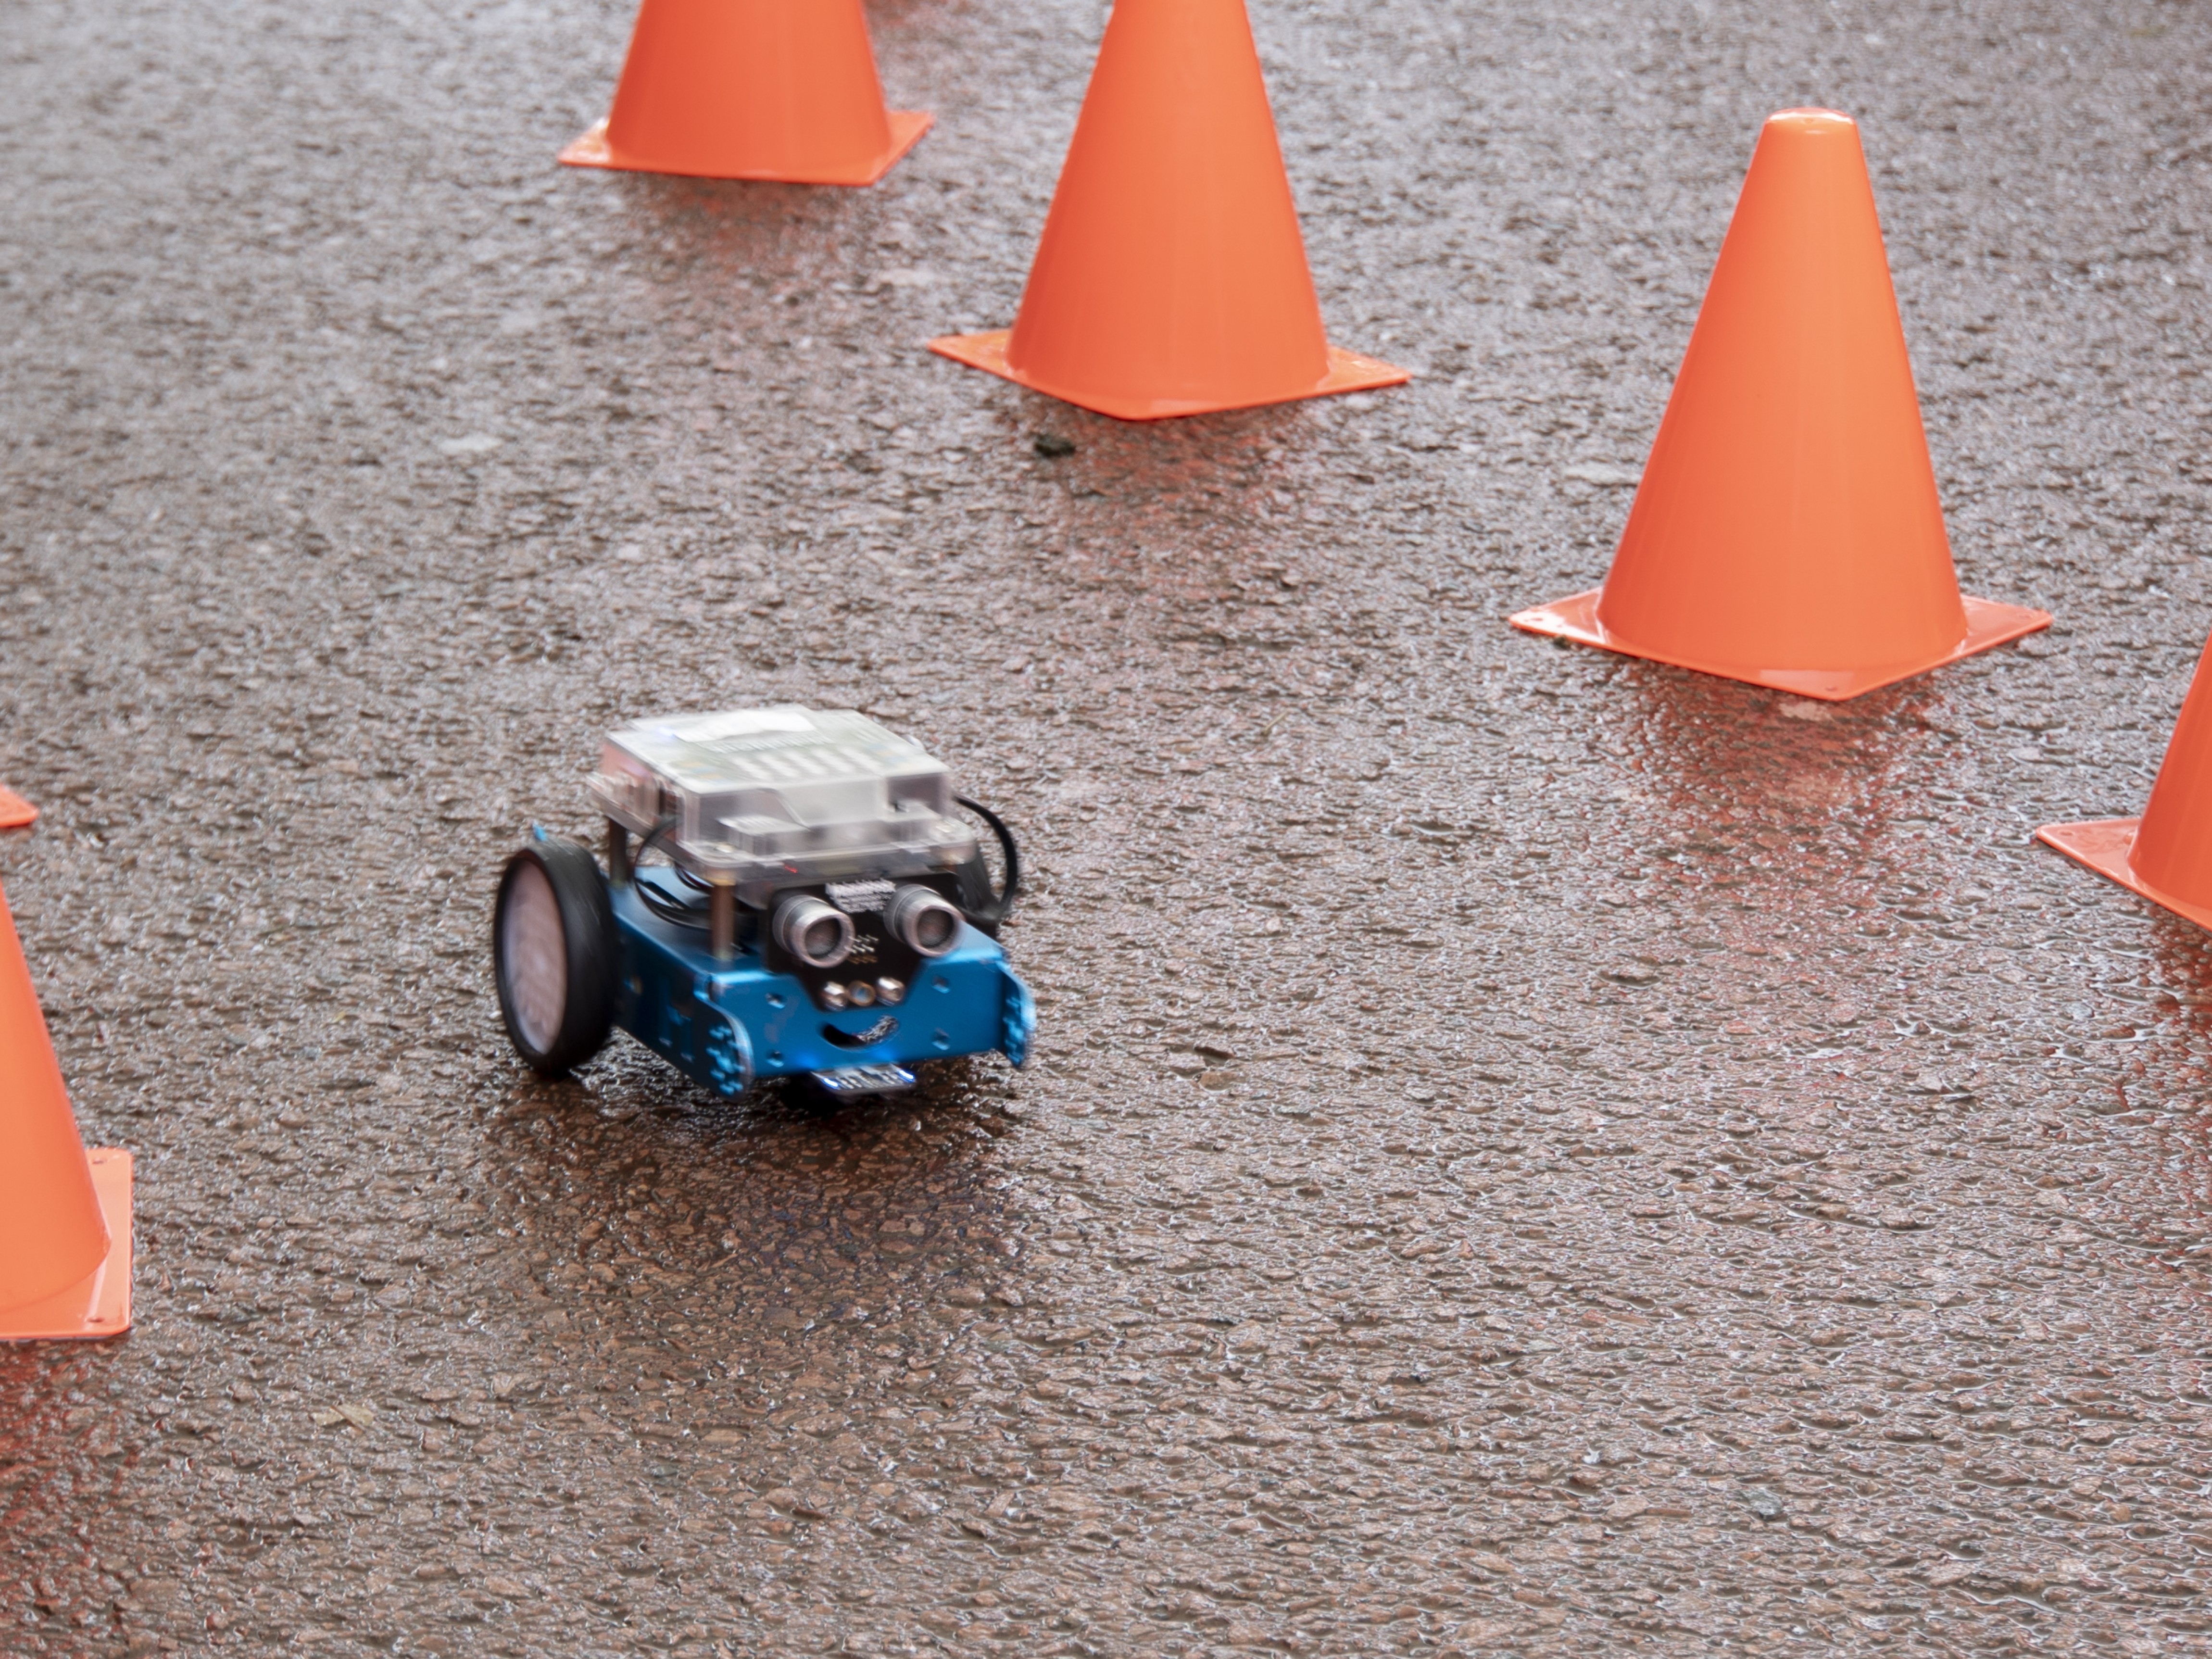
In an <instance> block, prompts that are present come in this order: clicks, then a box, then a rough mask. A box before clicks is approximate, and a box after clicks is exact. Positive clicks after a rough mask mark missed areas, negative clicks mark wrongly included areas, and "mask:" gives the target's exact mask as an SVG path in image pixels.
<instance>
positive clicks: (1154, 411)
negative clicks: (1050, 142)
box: [929, 328, 1413, 421]
mask: <svg viewBox="0 0 2212 1659" xmlns="http://www.w3.org/2000/svg"><path fill="white" fill-rule="evenodd" d="M1012 337H1013V331H1012V329H1010V328H1001V329H995V330H994V331H992V332H990V333H988V334H948V335H945V336H944V337H942V338H940V339H935V340H932V341H931V342H930V343H929V349H931V350H932V351H933V352H935V353H936V354H937V355H938V356H940V357H950V358H951V360H952V361H953V362H956V363H965V364H967V365H968V367H969V368H980V369H981V370H982V371H983V372H984V373H985V374H996V375H997V376H999V377H1000V379H1001V380H1012V382H1013V383H1014V384H1015V385H1016V386H1027V387H1028V388H1029V389H1030V391H1031V392H1042V393H1044V395H1045V396H1046V397H1048V398H1059V399H1060V402H1062V403H1064V404H1074V405H1075V406H1076V407H1077V408H1078V409H1088V410H1096V411H1097V413H1099V414H1101V415H1111V416H1113V417H1114V418H1115V420H1117V421H1165V420H1172V419H1173V418H1175V417H1176V416H1179V415H1212V414H1217V413H1218V412H1219V411H1221V410H1225V409H1259V408H1262V407H1264V406H1265V405H1267V404H1285V403H1297V402H1300V401H1303V400H1304V399H1305V398H1328V397H1334V395H1335V394H1337V393H1338V392H1372V391H1374V390H1376V388H1377V387H1379V386H1403V385H1405V384H1406V382H1407V381H1408V380H1412V379H1413V375H1412V374H1411V373H1410V372H1408V371H1407V370H1406V369H1402V368H1393V367H1392V366H1391V365H1390V364H1389V363H1386V362H1383V361H1381V360H1380V359H1379V358H1375V357H1367V356H1361V355H1360V354H1359V353H1358V352H1357V351H1346V350H1345V349H1343V348H1342V347H1341V346H1331V347H1329V348H1328V374H1324V375H1322V377H1321V379H1320V380H1317V381H1316V382H1315V384H1314V385H1313V386H1310V387H1308V388H1306V389H1304V390H1302V391H1297V392H1285V393H1280V394H1277V393H1273V392H1271V393H1269V394H1268V395H1267V396H1265V397H1260V398H1243V399H1228V400H1224V401H1221V402H1208V401H1206V400H1204V399H1201V398H1116V397H1112V396H1104V397H1102V396H1099V395H1097V393H1094V392H1083V391H1079V390H1077V389H1076V388H1074V387H1072V386H1050V385H1048V384H1046V383H1044V382H1043V381H1042V380H1038V379H1036V377H1035V376H1034V375H1030V374H1024V373H1022V372H1021V371H1020V370H1018V369H1016V368H1012V367H1010V366H1009V365H1008V364H1007V362H1006V343H1007V341H1009V340H1010V339H1012Z"/></svg>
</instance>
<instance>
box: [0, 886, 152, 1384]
mask: <svg viewBox="0 0 2212 1659" xmlns="http://www.w3.org/2000/svg"><path fill="white" fill-rule="evenodd" d="M130 1328H131V1154H130V1153H128V1152H118V1151H116V1150H114V1149H113V1148H111V1147H104V1146H103V1147H98V1148H95V1149H94V1151H93V1152H91V1153H90V1154H89V1156H88V1155H87V1153H86V1152H85V1148H84V1145H83V1143H82V1142H81V1141H80V1140H78V1139H77V1136H76V1122H75V1121H73V1120H72V1119H71V1117H70V1103H69V1094H68V1092H67V1091H65V1090H64V1088H63V1086H62V1073H61V1067H60V1066H58V1065H56V1064H55V1063H54V1050H53V1045H52V1042H49V1041H48V1040H47V1036H46V1017H45V1015H43V1014H41V1013H40V1012H39V999H38V996H37V994H36V993H35V992H33V990H32V988H31V970H30V969H29V967H28V966H27V964H26V963H24V961H23V946H22V942H21V940H19V939H17V938H16V937H15V919H14V918H13V917H12V916H10V915H9V914H8V900H7V895H5V894H4V893H0V1341H7V1342H27V1341H33V1340H52V1339H57V1338H65V1337H103V1336H119V1335H121V1334H123V1333H124V1332H125V1331H127V1330H129V1329H130Z"/></svg>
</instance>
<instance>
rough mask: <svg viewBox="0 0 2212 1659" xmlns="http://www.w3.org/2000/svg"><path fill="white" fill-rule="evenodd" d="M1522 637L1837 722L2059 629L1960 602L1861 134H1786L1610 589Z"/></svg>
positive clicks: (1689, 365)
mask: <svg viewBox="0 0 2212 1659" xmlns="http://www.w3.org/2000/svg"><path fill="white" fill-rule="evenodd" d="M1512 621H1513V625H1514V626H1515V627H1516V628H1523V629H1528V631H1529V632H1531V633H1535V634H1548V635H1554V636H1557V637H1559V638H1564V639H1570V640H1574V641H1578V642H1580V643H1582V644H1583V645H1595V646H1599V647H1603V648H1604V649H1606V650H1608V651H1620V652H1623V653H1626V654H1628V655H1630V656H1634V657H1647V658H1650V659H1652V660H1654V661H1656V662H1665V663H1673V664H1674V665H1676V666H1678V667H1681V668H1694V669H1697V670H1699V671H1701V672H1704V673H1707V674H1721V675H1725V676H1727V677H1728V678H1731V679H1739V680H1749V681H1751V682H1752V683H1753V684H1758V685H1771V686H1773V687H1775V688H1776V689H1777V690H1783V691H1791V692H1795V693H1796V694H1797V695H1798V696H1805V697H1822V698H1826V699H1827V700H1829V701H1831V702H1838V701H1841V700H1842V699H1844V698H1845V697H1855V696H1858V695H1859V694H1860V693H1861V692H1863V691H1870V690H1874V688H1875V687H1876V686H1878V685H1887V684H1890V683H1891V682H1892V681H1893V680H1901V679H1906V678H1911V676H1912V675H1915V674H1919V673H1923V672H1925V671H1927V670H1929V669H1931V668H1936V667H1938V666H1940V665H1942V664H1944V663H1948V662H1955V661H1957V660H1958V659H1960V658H1961V657H1966V656H1971V655H1972V654H1973V653H1975V652H1977V651H1986V650H1988V649H1989V648H1990V647H1991V646H1994V645H2002V644H2003V643H2004V642H2005V641H2008V640H2015V639H2018V638H2019V637H2020V636H2021V635H2023V634H2032V633H2033V632H2034V631H2035V630H2036V629H2039V628H2047V627H2049V626H2050V624H2051V617H2050V616H2049V615H2048V614H2047V613H2046V612H2044V611H2030V610H2027V609H2024V608H2023V607H2021V606H2019V605H1997V604H1994V603H1992V602H1991V601H1990V600H1987V599H1961V598H1960V593H1959V579H1958V576H1957V574H1955V573H1954V571H1953V569H1952V568H1951V544H1950V541H1949V539H1948V537H1947V536H1946V535H1945V534H1944V530H1943V508H1942V503H1941V502H1940V501H1938V500H1937V499H1936V473H1935V469H1934V468H1933V467H1932V466H1931V465H1929V459H1928V440H1927V436H1926V434H1925V433H1924V432H1923V430H1922V428H1921V424H1920V404H1919V399H1918V397H1917V394H1916V393H1915V392H1914V390H1913V385H1912V364H1911V360H1910V359H1909V357H1908V356H1906V352H1905V329H1904V325H1903V323H1902V321H1901V320H1900V319H1899V316H1898V312H1897V295H1896V293H1895V291H1894V290H1893V289H1892V288H1891V286H1890V280H1889V261H1888V258H1887V255H1886V254H1885V253H1884V252H1883V249H1882V240H1881V222H1880V220H1879V219H1878V218H1877V217H1876V216H1875V204H1874V188H1873V185H1872V183H1871V181H1870V180H1869V179H1868V177H1867V168H1866V157H1865V155H1864V154H1863V152H1862V151H1861V150H1860V148H1859V132H1858V126H1857V123H1856V122H1854V121H1853V120H1852V119H1851V118H1850V117H1849V116H1847V115H1838V113H1836V112H1834V111H1833V110H1821V109H1793V110H1784V111H1783V112H1781V113H1780V114H1778V115H1775V116H1771V117H1770V118H1768V120H1767V122H1766V125H1765V130H1764V131H1762V132H1761V133H1760V134H1759V147H1758V149H1757V150H1756V152H1755V153H1754V154H1753V156H1752V158H1751V171H1750V173H1749V174H1748V175H1747V177H1746V178H1745V179H1744V183H1743V194H1742V196H1741V197H1740V198H1739V199H1738V201H1737V203H1736V209H1735V220H1734V221H1733V222H1731V223H1730V225H1729V234H1728V240H1726V241H1725V242H1724V243H1723V244H1722V246H1721V255H1720V260H1719V263H1718V264H1716V265H1715V266H1714V268H1713V276H1712V282H1711V285H1710V286H1709V287H1708V288H1707V289H1706V290H1705V306H1704V307H1703V309H1702V310H1700V311H1699V314H1698V325H1697V327H1696V329H1695V330H1694V331H1692V334H1691V336H1690V347H1689V350H1688V351H1687V352H1686V354H1685V355H1684V356H1683V359H1682V371H1681V374H1680V376H1678V377H1677V379H1676V380H1675V382H1674V395H1673V396H1672V397H1671V398H1669V399H1668V404H1667V414H1666V416H1665V418H1664V419H1663V420H1662V421H1661V422H1660V423H1659V435H1658V437H1657V439H1656V441H1654V442H1653V444H1652V446H1651V455H1650V460H1649V461H1648V462H1647V463H1646V465H1645V466H1644V480H1643V483H1642V485H1641V487H1640V488H1638V490H1637V492H1636V503H1635V505H1634V507H1632V508H1631V509H1630V512H1629V515H1628V526H1627V528H1626V530H1625V531H1623V532H1622V533H1621V538H1620V548H1619V550H1617V551H1616V552H1615V553H1614V554H1613V569H1612V571H1611V572H1610V573H1609V574H1607V577H1606V580H1605V586H1603V587H1601V588H1599V589H1596V590H1595V591H1593V592H1588V593H1577V594H1576V595H1574V596H1573V597H1572V598H1571V599H1562V600H1560V601H1559V603H1558V604H1556V605H1545V606H1543V607H1541V609H1538V610H1534V611H1522V612H1521V613H1520V614H1519V615H1518V616H1516V617H1514V618H1513V619H1512Z"/></svg>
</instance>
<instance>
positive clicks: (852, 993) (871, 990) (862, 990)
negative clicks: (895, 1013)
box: [845, 979, 876, 1008]
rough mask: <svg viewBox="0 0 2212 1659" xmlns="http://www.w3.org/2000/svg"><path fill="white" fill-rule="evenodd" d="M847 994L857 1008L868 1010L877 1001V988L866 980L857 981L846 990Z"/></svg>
mask: <svg viewBox="0 0 2212 1659" xmlns="http://www.w3.org/2000/svg"><path fill="white" fill-rule="evenodd" d="M845 994H846V995H847V996H848V997H850V998H851V999H852V1000H853V1006H854V1007H855V1008H866V1007H868V1006H871V1005H872V1004H873V1003H874V1001H875V1000H876V987H874V986H872V985H871V984H869V983H868V981H866V980H864V979H856V980H854V981H853V982H852V983H851V984H850V985H848V986H847V987H845Z"/></svg>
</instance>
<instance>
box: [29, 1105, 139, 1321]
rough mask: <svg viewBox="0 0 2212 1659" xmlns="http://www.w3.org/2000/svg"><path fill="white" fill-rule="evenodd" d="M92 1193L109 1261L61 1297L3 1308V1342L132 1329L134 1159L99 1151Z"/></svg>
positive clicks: (92, 1151) (92, 1153)
mask: <svg viewBox="0 0 2212 1659" xmlns="http://www.w3.org/2000/svg"><path fill="white" fill-rule="evenodd" d="M86 1157H87V1158H88V1160H89V1162H90V1163H91V1164H92V1189H93V1191H94V1193H95V1194H98V1195H99V1198H100V1217H101V1218H102V1219H103V1220H105V1221H106V1223H107V1237H108V1246H107V1257H106V1260H105V1261H102V1262H101V1263H100V1265H99V1266H98V1267H94V1269H93V1270H92V1272H91V1273H89V1274H88V1275H87V1276H86V1277H85V1278H83V1279H80V1280H78V1281H77V1283H76V1284H74V1285H70V1287H69V1288H68V1289H67V1290H65V1291H60V1292H59V1293H58V1294H57V1295H53V1296H50V1297H45V1298H43V1299H42V1300H40V1301H37V1302H29V1303H25V1304H23V1305H21V1307H15V1308H7V1309H0V1342H68V1341H83V1340H93V1341H97V1340H100V1339H101V1338H104V1337H110V1336H120V1335H122V1334H123V1333H124V1332H125V1331H127V1330H129V1329H130V1328H131V1154H130V1153H128V1152H125V1151H123V1150H122V1149H121V1148H120V1147H116V1146H94V1147H91V1148H89V1149H88V1151H87V1152H86Z"/></svg>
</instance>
